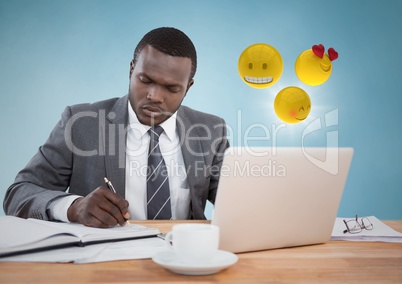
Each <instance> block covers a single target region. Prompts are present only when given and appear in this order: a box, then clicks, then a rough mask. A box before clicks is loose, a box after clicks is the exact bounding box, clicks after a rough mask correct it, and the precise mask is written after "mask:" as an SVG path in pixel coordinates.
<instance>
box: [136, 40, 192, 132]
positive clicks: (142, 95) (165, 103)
mask: <svg viewBox="0 0 402 284" xmlns="http://www.w3.org/2000/svg"><path fill="white" fill-rule="evenodd" d="M190 72H191V59H189V58H186V57H176V56H170V55H167V54H165V53H162V52H160V51H158V50H156V49H154V48H153V47H151V46H149V45H148V46H146V47H144V49H143V50H142V51H141V53H140V55H139V56H138V59H137V62H136V63H135V65H134V64H133V62H131V66H130V88H129V100H130V104H131V107H132V108H133V110H134V112H135V114H136V115H137V117H138V120H139V121H140V122H141V123H142V124H146V125H158V124H160V123H162V122H163V121H165V120H166V119H168V118H169V117H170V116H171V115H172V114H173V113H174V112H175V111H176V110H177V109H178V108H179V107H180V105H181V102H182V101H183V99H184V97H185V96H186V94H187V91H188V90H189V88H190V87H191V85H192V84H193V83H194V81H193V80H191V81H189V77H190Z"/></svg>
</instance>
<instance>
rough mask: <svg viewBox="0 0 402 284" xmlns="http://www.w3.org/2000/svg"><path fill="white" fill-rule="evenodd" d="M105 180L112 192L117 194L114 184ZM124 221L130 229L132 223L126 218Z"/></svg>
mask: <svg viewBox="0 0 402 284" xmlns="http://www.w3.org/2000/svg"><path fill="white" fill-rule="evenodd" d="M103 180H104V181H105V183H106V185H107V187H108V188H109V189H110V190H111V191H113V192H114V193H116V194H117V192H116V190H115V189H114V186H113V184H112V182H111V181H110V180H108V179H107V178H106V177H105V178H103ZM124 220H126V225H127V226H129V227H130V223H129V222H128V220H127V219H126V218H124Z"/></svg>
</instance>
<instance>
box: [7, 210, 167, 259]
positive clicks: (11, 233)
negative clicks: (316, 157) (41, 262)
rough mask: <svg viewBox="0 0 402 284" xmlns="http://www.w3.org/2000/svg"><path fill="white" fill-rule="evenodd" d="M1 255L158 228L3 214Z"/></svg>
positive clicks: (155, 231)
mask: <svg viewBox="0 0 402 284" xmlns="http://www.w3.org/2000/svg"><path fill="white" fill-rule="evenodd" d="M0 228H1V234H0V257H4V256H10V255H16V254H21V253H28V252H36V251H43V250H49V249H55V248H61V247H68V246H86V245H91V244H98V243H103V242H115V241H124V240H132V239H138V238H147V237H155V236H156V235H157V234H159V230H158V229H155V228H148V227H144V226H141V225H134V224H132V225H131V226H129V227H128V226H124V227H120V226H116V227H114V228H108V229H99V228H91V227H86V226H84V225H81V224H72V223H56V222H49V221H43V220H37V219H22V218H18V217H13V216H2V217H0Z"/></svg>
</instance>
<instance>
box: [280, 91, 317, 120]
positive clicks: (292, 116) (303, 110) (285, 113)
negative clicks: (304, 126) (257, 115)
mask: <svg viewBox="0 0 402 284" xmlns="http://www.w3.org/2000/svg"><path fill="white" fill-rule="evenodd" d="M274 109H275V113H276V115H277V116H278V117H279V118H280V119H281V120H282V121H283V122H287V123H293V124H295V123H299V122H301V121H303V120H305V119H306V118H307V116H308V115H309V113H310V109H311V101H310V97H309V96H308V94H307V93H306V92H305V91H304V90H303V89H300V88H298V87H287V88H284V89H282V90H281V91H279V93H278V94H277V95H276V97H275V101H274Z"/></svg>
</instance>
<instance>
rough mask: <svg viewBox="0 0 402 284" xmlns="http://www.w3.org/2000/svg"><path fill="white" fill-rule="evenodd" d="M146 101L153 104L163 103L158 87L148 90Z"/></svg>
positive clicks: (161, 92) (162, 96)
mask: <svg viewBox="0 0 402 284" xmlns="http://www.w3.org/2000/svg"><path fill="white" fill-rule="evenodd" d="M147 99H148V100H151V101H153V102H163V101H164V92H163V89H162V88H161V87H160V86H152V87H151V88H149V89H148V94H147Z"/></svg>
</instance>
